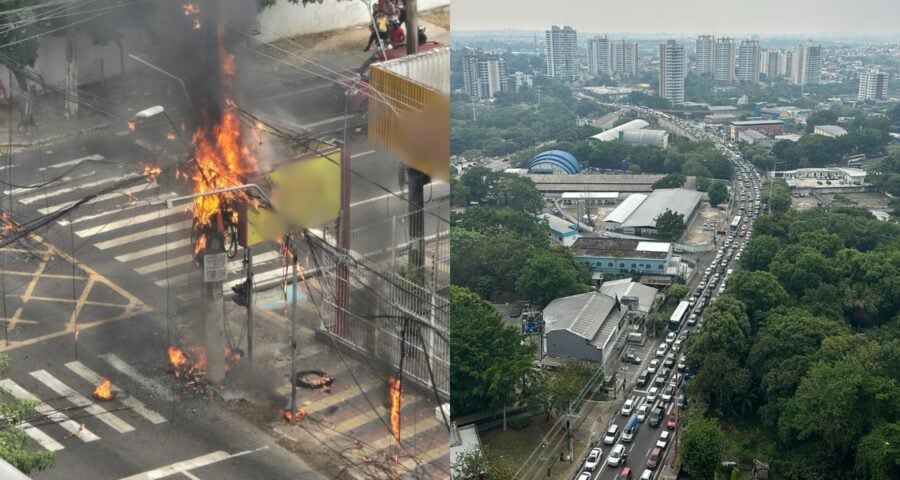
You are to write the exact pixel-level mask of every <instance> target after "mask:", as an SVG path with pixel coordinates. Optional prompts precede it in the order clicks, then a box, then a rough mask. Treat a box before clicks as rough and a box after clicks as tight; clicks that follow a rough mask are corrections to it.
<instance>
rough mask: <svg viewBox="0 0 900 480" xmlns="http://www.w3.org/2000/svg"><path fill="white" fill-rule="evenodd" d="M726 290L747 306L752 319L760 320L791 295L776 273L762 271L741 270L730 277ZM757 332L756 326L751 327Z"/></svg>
mask: <svg viewBox="0 0 900 480" xmlns="http://www.w3.org/2000/svg"><path fill="white" fill-rule="evenodd" d="M725 292H726V293H727V294H729V295H733V296H734V297H735V298H736V299H738V300H740V301H741V303H743V304H744V305H746V306H747V314H748V315H749V316H750V318H751V319H755V320H756V321H759V319H761V318H762V317H763V316H764V315H765V313H766V312H768V311H769V310H771V309H773V308H775V307H779V306H782V305H785V304H786V303H787V302H788V300H790V297H789V296H788V293H787V292H786V291H785V290H784V288H783V287H782V286H781V284H780V283H778V279H777V278H775V275H772V274H771V273H769V272H762V271H746V270H739V271H737V272H735V273H734V275H732V276H731V277H730V278H729V279H728V283H727V286H726V287H725ZM751 331H752V332H755V331H756V329H755V328H751Z"/></svg>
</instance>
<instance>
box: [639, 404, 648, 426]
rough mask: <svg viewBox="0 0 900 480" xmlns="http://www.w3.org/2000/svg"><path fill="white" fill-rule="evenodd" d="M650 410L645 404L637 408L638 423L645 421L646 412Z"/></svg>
mask: <svg viewBox="0 0 900 480" xmlns="http://www.w3.org/2000/svg"><path fill="white" fill-rule="evenodd" d="M649 409H650V406H649V405H647V404H646V403H645V404H643V405H641V406H640V407H638V409H637V419H638V421H639V422H641V423H644V420H646V419H647V411H648V410H649Z"/></svg>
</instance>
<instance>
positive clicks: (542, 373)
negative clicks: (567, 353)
mask: <svg viewBox="0 0 900 480" xmlns="http://www.w3.org/2000/svg"><path fill="white" fill-rule="evenodd" d="M595 371H596V370H595V367H593V366H591V365H590V364H588V363H585V362H575V361H569V362H565V363H563V365H562V366H560V368H559V369H557V370H556V371H555V372H548V371H546V370H538V371H536V372H535V374H534V375H532V376H531V377H530V382H529V386H528V393H527V394H526V395H525V401H526V404H527V405H528V408H529V410H530V411H532V412H535V413H543V414H544V415H545V416H546V418H547V419H548V420H549V419H550V416H551V415H554V414H555V415H556V416H561V415H563V414H565V413H566V412H568V411H569V408H570V407H571V405H572V402H573V401H575V399H576V398H578V396H579V395H580V394H581V391H582V390H583V389H584V386H585V383H586V382H587V381H588V380H589V379H590V378H591V376H592V375H593V374H594V373H595Z"/></svg>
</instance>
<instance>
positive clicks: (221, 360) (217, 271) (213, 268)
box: [200, 215, 228, 384]
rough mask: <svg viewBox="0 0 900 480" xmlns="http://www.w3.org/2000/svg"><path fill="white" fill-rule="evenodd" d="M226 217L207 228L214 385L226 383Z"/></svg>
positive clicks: (206, 297) (207, 332)
mask: <svg viewBox="0 0 900 480" xmlns="http://www.w3.org/2000/svg"><path fill="white" fill-rule="evenodd" d="M221 227H222V217H221V215H216V218H215V221H214V222H213V225H212V226H210V227H208V228H205V229H203V232H204V233H202V234H201V235H202V237H200V238H202V239H205V240H201V243H204V244H205V248H204V251H203V252H202V255H203V336H204V344H205V347H206V352H207V356H206V357H207V358H206V362H207V363H206V378H207V380H209V382H210V383H212V384H221V383H222V382H224V381H225V356H224V355H219V352H225V350H226V347H225V331H224V325H225V301H224V299H223V295H222V285H223V281H224V280H225V272H226V271H227V266H228V255H227V254H226V253H225V235H224V234H223V233H222V231H221Z"/></svg>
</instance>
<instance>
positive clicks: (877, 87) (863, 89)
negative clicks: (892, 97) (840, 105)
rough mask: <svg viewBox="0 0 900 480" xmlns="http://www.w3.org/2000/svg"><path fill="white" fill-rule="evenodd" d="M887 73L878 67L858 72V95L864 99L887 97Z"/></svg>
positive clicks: (860, 98) (882, 98)
mask: <svg viewBox="0 0 900 480" xmlns="http://www.w3.org/2000/svg"><path fill="white" fill-rule="evenodd" d="M887 86H888V74H887V73H885V72H879V71H878V69H872V70H866V71H864V72H862V73H860V74H859V97H857V98H858V99H859V100H861V101H865V100H884V99H885V98H887Z"/></svg>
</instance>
